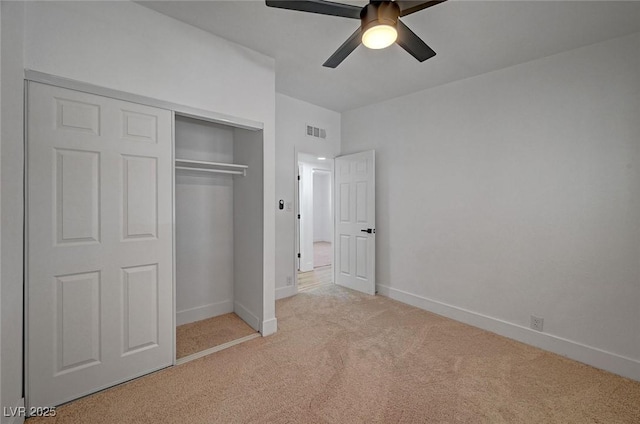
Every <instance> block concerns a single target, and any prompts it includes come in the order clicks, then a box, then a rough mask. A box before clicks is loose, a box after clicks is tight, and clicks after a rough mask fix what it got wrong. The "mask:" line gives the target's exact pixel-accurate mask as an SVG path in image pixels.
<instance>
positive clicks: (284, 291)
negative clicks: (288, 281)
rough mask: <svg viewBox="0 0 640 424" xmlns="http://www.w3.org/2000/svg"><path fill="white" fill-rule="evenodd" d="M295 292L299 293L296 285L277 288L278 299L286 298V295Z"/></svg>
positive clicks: (291, 294)
mask: <svg viewBox="0 0 640 424" xmlns="http://www.w3.org/2000/svg"><path fill="white" fill-rule="evenodd" d="M295 294H298V290H297V289H296V286H294V285H290V286H285V287H278V288H277V289H276V300H279V299H284V298H285V297H291V296H293V295H295Z"/></svg>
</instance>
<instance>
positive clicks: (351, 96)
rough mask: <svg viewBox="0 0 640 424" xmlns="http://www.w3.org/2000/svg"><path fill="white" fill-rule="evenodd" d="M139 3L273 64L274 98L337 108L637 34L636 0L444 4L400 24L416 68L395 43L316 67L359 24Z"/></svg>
mask: <svg viewBox="0 0 640 424" xmlns="http://www.w3.org/2000/svg"><path fill="white" fill-rule="evenodd" d="M345 3H351V4H358V5H363V4H365V3H366V2H353V1H352V2H345ZM140 4H142V5H144V6H146V7H148V8H151V9H154V10H156V11H158V12H160V13H163V14H165V15H168V16H171V17H173V18H176V19H178V20H180V21H183V22H186V23H188V24H191V25H193V26H196V27H198V28H201V29H203V30H205V31H208V32H211V33H213V34H216V35H218V36H220V37H222V38H225V39H227V40H230V41H233V42H236V43H238V44H241V45H244V46H246V47H249V48H251V49H253V50H256V51H258V52H261V53H263V54H266V55H268V56H271V57H273V58H275V60H276V90H277V91H278V92H280V93H283V94H287V95H289V96H292V97H295V98H298V99H301V100H305V101H307V102H310V103H313V104H316V105H319V106H323V107H325V108H328V109H332V110H335V111H338V112H342V111H345V110H349V109H354V108H357V107H360V106H363V105H366V104H371V103H375V102H379V101H382V100H385V99H389V98H393V97H397V96H401V95H405V94H408V93H412V92H415V91H419V90H423V89H427V88H431V87H434V86H438V85H442V84H446V83H449V82H452V81H456V80H460V79H464V78H469V77H472V76H475V75H479V74H483V73H486V72H490V71H493V70H497V69H501V68H505V67H508V66H513V65H516V64H519V63H524V62H527V61H530V60H534V59H538V58H541V57H545V56H549V55H552V54H556V53H560V52H563V51H566V50H571V49H574V48H578V47H581V46H585V45H589V44H593V43H597V42H601V41H604V40H608V39H611V38H615V37H620V36H624V35H628V34H631V33H634V32H640V1H627V2H617V1H479V0H476V1H456V0H450V1H448V2H445V3H442V4H440V5H437V6H434V7H432V8H429V9H425V10H422V11H420V12H418V13H415V14H413V15H410V16H406V17H404V18H402V20H403V22H404V23H405V24H406V25H407V26H409V27H410V28H411V29H412V30H413V31H414V32H415V33H416V34H417V35H418V36H420V37H421V38H422V39H423V40H424V41H425V42H426V43H427V44H429V45H430V46H431V47H432V48H433V49H434V50H435V51H436V52H437V56H435V57H434V58H432V59H429V60H427V61H426V62H423V63H419V62H418V61H416V60H415V59H414V58H413V57H412V56H410V55H409V54H408V53H406V52H405V51H404V50H402V48H400V47H399V46H397V45H393V46H391V47H390V48H387V49H384V50H369V49H367V48H365V47H363V46H360V47H358V48H357V49H356V50H355V51H354V52H353V53H352V54H351V55H350V56H349V57H347V59H346V60H345V61H344V62H343V63H342V64H341V65H340V66H338V67H337V68H336V69H328V68H324V67H323V66H322V63H324V61H325V60H326V59H327V58H328V57H329V56H330V55H331V54H332V53H333V52H334V51H335V50H336V49H337V48H338V47H339V46H340V45H341V44H342V43H343V42H344V40H346V39H347V37H348V36H349V35H351V34H352V33H353V31H355V29H356V28H357V27H358V25H359V21H358V20H352V19H346V18H340V17H333V16H324V15H317V14H310V13H302V12H296V11H290V10H283V9H274V8H269V7H266V6H265V4H264V2H263V1H243V0H237V1H201V2H198V1H187V0H183V1H141V2H140ZM639 54H640V53H639Z"/></svg>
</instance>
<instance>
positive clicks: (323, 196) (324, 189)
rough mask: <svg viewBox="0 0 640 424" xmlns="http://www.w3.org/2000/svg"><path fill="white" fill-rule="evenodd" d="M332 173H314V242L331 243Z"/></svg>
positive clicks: (316, 171)
mask: <svg viewBox="0 0 640 424" xmlns="http://www.w3.org/2000/svg"><path fill="white" fill-rule="evenodd" d="M331 176H332V175H331V173H329V172H325V171H319V170H315V171H314V172H313V241H314V242H317V241H328V242H331V240H332V239H333V235H332V234H331V230H332V228H333V227H332V225H331Z"/></svg>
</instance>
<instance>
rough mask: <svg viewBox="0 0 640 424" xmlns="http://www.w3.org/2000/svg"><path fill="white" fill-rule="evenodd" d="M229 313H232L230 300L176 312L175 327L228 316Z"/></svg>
mask: <svg viewBox="0 0 640 424" xmlns="http://www.w3.org/2000/svg"><path fill="white" fill-rule="evenodd" d="M231 312H233V302H232V301H230V300H226V301H224V302H217V303H209V304H208V305H202V306H197V307H195V308H191V309H185V310H184V311H178V312H176V325H182V324H188V323H190V322H195V321H200V320H203V319H207V318H212V317H217V316H218V315H223V314H229V313H231Z"/></svg>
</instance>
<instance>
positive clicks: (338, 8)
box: [265, 0, 362, 19]
mask: <svg viewBox="0 0 640 424" xmlns="http://www.w3.org/2000/svg"><path fill="white" fill-rule="evenodd" d="M265 3H266V4H267V6H269V7H277V8H279V9H289V10H298V11H300V12H311V13H319V14H321V15H330V16H341V17H343V18H352V19H360V11H361V10H362V8H361V7H358V6H353V5H350V4H342V3H335V2H332V1H324V0H306V1H303V0H300V1H298V0H266V2H265Z"/></svg>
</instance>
